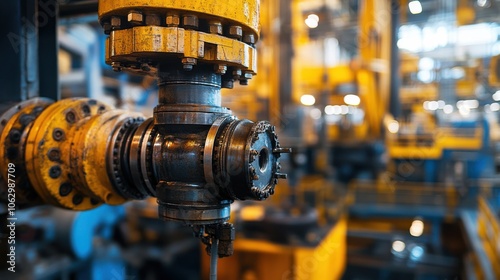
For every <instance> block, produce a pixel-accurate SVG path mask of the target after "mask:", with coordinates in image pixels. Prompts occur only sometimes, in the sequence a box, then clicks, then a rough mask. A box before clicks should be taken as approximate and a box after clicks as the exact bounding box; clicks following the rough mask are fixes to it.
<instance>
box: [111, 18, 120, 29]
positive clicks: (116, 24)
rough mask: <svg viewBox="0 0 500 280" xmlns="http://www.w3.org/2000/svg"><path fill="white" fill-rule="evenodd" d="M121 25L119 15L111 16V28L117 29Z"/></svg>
mask: <svg viewBox="0 0 500 280" xmlns="http://www.w3.org/2000/svg"><path fill="white" fill-rule="evenodd" d="M121 26H122V19H121V18H120V17H111V28H112V29H119V28H120V27H121Z"/></svg>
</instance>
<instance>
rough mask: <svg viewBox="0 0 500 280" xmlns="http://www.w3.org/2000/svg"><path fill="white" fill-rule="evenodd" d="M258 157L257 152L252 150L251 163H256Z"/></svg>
mask: <svg viewBox="0 0 500 280" xmlns="http://www.w3.org/2000/svg"><path fill="white" fill-rule="evenodd" d="M258 155H259V152H257V150H250V162H254V161H255V159H256V158H257V156H258Z"/></svg>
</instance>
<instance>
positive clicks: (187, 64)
mask: <svg viewBox="0 0 500 280" xmlns="http://www.w3.org/2000/svg"><path fill="white" fill-rule="evenodd" d="M196 62H197V61H196V58H192V57H185V58H183V59H182V64H183V68H184V70H185V71H191V70H193V66H194V65H196Z"/></svg>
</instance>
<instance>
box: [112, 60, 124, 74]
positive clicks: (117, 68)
mask: <svg viewBox="0 0 500 280" xmlns="http://www.w3.org/2000/svg"><path fill="white" fill-rule="evenodd" d="M111 67H113V71H115V72H120V71H122V65H121V63H120V62H111Z"/></svg>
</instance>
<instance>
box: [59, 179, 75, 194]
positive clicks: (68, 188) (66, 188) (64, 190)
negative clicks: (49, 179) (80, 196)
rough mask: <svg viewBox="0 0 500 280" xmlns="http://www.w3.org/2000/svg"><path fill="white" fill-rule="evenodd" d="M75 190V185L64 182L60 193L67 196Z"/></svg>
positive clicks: (60, 187)
mask: <svg viewBox="0 0 500 280" xmlns="http://www.w3.org/2000/svg"><path fill="white" fill-rule="evenodd" d="M72 191H73V186H72V185H71V184H70V183H67V182H66V183H62V184H61V185H60V186H59V195H60V196H67V195H69V194H70V193H71V192H72Z"/></svg>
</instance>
